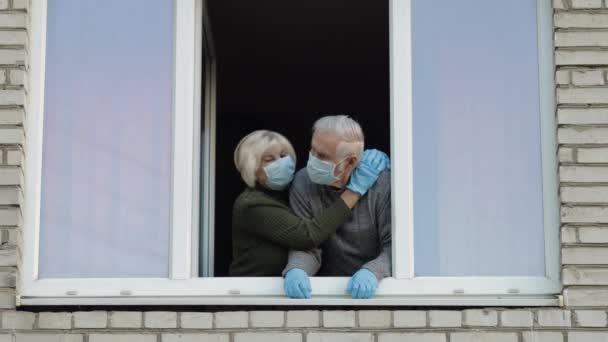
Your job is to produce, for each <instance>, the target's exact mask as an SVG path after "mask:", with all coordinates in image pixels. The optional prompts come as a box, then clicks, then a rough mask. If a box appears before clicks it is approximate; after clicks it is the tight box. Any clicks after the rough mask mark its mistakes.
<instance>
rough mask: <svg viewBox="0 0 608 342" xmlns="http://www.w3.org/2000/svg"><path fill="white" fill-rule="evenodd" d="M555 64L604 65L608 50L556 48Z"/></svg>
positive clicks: (607, 58)
mask: <svg viewBox="0 0 608 342" xmlns="http://www.w3.org/2000/svg"><path fill="white" fill-rule="evenodd" d="M555 64H557V65H606V64H608V51H603V50H580V51H577V50H557V51H556V52H555Z"/></svg>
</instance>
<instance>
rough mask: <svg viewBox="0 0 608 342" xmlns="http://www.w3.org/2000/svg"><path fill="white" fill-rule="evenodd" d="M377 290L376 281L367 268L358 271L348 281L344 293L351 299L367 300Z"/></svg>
mask: <svg viewBox="0 0 608 342" xmlns="http://www.w3.org/2000/svg"><path fill="white" fill-rule="evenodd" d="M377 289H378V279H376V275H374V274H373V273H372V272H371V271H370V270H368V269H367V268H362V269H360V270H358V271H357V272H356V273H355V274H354V275H353V276H352V277H351V278H350V280H349V281H348V285H347V286H346V292H348V293H350V295H351V297H353V299H369V298H372V297H373V296H374V294H375V293H376V290H377Z"/></svg>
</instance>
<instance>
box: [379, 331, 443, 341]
mask: <svg viewBox="0 0 608 342" xmlns="http://www.w3.org/2000/svg"><path fill="white" fill-rule="evenodd" d="M445 341H447V336H446V335H445V334H442V333H381V334H378V342H445Z"/></svg>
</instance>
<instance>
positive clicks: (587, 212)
mask: <svg viewBox="0 0 608 342" xmlns="http://www.w3.org/2000/svg"><path fill="white" fill-rule="evenodd" d="M561 220H562V223H608V208H607V207H567V206H562V208H561Z"/></svg>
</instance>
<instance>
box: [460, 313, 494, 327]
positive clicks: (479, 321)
mask: <svg viewBox="0 0 608 342" xmlns="http://www.w3.org/2000/svg"><path fill="white" fill-rule="evenodd" d="M462 324H463V325H465V326H471V327H495V326H497V325H498V313H497V312H496V311H495V310H464V311H463V317H462Z"/></svg>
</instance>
